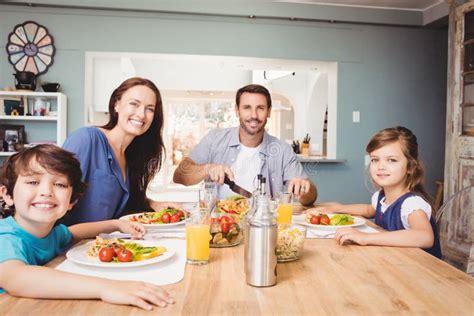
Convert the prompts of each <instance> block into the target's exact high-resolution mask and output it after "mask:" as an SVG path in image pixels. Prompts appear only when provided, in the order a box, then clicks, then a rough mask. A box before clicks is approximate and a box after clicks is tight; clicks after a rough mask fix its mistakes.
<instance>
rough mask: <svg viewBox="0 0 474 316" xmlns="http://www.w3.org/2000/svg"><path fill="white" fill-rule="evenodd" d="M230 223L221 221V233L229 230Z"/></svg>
mask: <svg viewBox="0 0 474 316" xmlns="http://www.w3.org/2000/svg"><path fill="white" fill-rule="evenodd" d="M229 228H230V225H229V223H226V222H222V223H221V231H222V233H223V234H227V233H228V232H229Z"/></svg>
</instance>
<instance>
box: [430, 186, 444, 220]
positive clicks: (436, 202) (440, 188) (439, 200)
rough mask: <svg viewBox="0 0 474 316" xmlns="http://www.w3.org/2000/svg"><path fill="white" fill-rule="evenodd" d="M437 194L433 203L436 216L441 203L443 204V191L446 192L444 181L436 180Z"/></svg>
mask: <svg viewBox="0 0 474 316" xmlns="http://www.w3.org/2000/svg"><path fill="white" fill-rule="evenodd" d="M435 183H436V195H435V199H434V204H433V216H434V217H435V218H436V212H438V210H439V208H440V207H441V204H443V192H444V181H443V180H436V182H435Z"/></svg>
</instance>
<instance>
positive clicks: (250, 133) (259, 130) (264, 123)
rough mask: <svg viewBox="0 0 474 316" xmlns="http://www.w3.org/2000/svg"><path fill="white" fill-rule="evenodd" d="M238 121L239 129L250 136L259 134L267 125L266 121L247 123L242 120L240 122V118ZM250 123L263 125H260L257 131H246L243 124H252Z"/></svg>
mask: <svg viewBox="0 0 474 316" xmlns="http://www.w3.org/2000/svg"><path fill="white" fill-rule="evenodd" d="M239 121H240V127H241V128H242V129H243V130H244V131H245V132H246V133H247V134H249V135H252V136H254V135H257V134H259V133H260V132H262V131H263V130H264V129H265V125H266V124H267V120H265V121H260V120H250V121H248V122H245V121H244V120H242V119H241V118H239ZM252 121H255V122H258V124H261V123H262V122H263V124H262V126H261V127H260V128H259V129H258V130H256V131H254V130H251V129H248V128H247V126H246V125H245V123H250V122H252Z"/></svg>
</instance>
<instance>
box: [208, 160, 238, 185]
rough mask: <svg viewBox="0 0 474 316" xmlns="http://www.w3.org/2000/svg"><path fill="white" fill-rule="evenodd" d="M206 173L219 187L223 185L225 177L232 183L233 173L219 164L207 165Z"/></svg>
mask: <svg viewBox="0 0 474 316" xmlns="http://www.w3.org/2000/svg"><path fill="white" fill-rule="evenodd" d="M206 173H207V174H208V175H209V178H210V179H211V181H213V182H217V183H219V184H220V185H222V184H224V178H225V176H226V175H227V177H228V178H229V180H230V181H234V179H235V177H234V173H233V172H232V170H231V169H230V168H229V167H227V166H226V165H220V164H207V165H206Z"/></svg>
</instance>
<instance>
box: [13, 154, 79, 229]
mask: <svg viewBox="0 0 474 316" xmlns="http://www.w3.org/2000/svg"><path fill="white" fill-rule="evenodd" d="M30 164H31V165H30V168H29V169H30V170H34V172H33V173H30V174H21V173H20V174H19V175H18V178H17V180H16V183H15V187H14V188H13V196H7V197H5V202H7V204H8V205H10V206H11V205H15V215H14V218H15V220H16V221H17V223H18V224H19V225H20V226H22V227H23V228H24V229H26V230H27V231H29V232H30V233H32V234H33V235H37V234H36V233H39V234H40V235H41V231H43V229H45V228H46V227H49V228H51V227H52V226H53V225H54V223H55V222H56V221H57V220H58V219H59V218H61V217H63V216H64V214H66V212H67V211H68V210H70V209H71V208H72V206H73V203H71V195H72V186H71V185H70V184H69V182H68V179H67V177H65V176H63V175H59V174H52V173H50V172H49V171H47V170H46V169H44V168H43V167H42V166H41V165H40V164H38V163H37V162H36V161H32V162H31V163H30ZM48 232H49V231H48Z"/></svg>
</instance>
